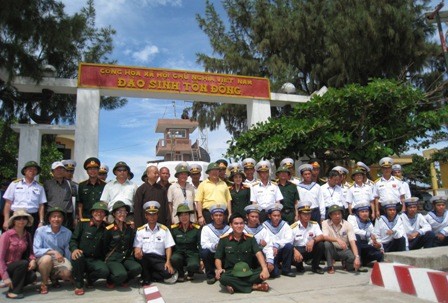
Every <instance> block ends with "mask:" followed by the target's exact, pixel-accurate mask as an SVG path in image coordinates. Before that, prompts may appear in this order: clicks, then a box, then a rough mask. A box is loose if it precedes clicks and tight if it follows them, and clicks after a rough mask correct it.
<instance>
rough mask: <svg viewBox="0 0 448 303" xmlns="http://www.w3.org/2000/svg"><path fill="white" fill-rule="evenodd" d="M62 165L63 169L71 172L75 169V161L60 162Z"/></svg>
mask: <svg viewBox="0 0 448 303" xmlns="http://www.w3.org/2000/svg"><path fill="white" fill-rule="evenodd" d="M62 164H64V166H65V169H66V170H69V171H73V170H75V168H76V161H75V160H62Z"/></svg>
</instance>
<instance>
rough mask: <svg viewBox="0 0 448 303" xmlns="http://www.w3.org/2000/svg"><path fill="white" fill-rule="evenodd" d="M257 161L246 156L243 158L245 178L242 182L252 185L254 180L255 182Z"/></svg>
mask: <svg viewBox="0 0 448 303" xmlns="http://www.w3.org/2000/svg"><path fill="white" fill-rule="evenodd" d="M256 164H257V162H256V161H255V160H254V159H252V158H246V159H244V160H243V169H244V174H245V175H246V180H244V183H245V184H246V185H248V186H252V184H254V183H255V182H257V181H258V180H257V178H255V165H256Z"/></svg>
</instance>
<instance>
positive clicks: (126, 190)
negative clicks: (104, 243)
mask: <svg viewBox="0 0 448 303" xmlns="http://www.w3.org/2000/svg"><path fill="white" fill-rule="evenodd" d="M112 172H113V173H114V175H115V176H116V179H115V180H112V181H110V182H109V183H107V184H106V185H105V186H104V189H103V193H102V194H101V198H100V200H101V201H104V202H107V205H108V206H107V207H108V208H109V212H110V211H111V210H112V207H113V205H114V204H115V202H117V201H121V202H124V204H126V205H128V206H129V207H130V209H131V211H130V212H129V214H128V217H129V218H128V220H129V221H131V222H133V221H134V195H135V193H136V191H137V185H135V184H134V183H132V182H131V181H130V180H129V173H130V172H131V169H130V168H129V166H128V165H127V164H126V162H123V161H119V162H117V163H116V164H115V166H114V168H113V169H112ZM109 219H111V218H109Z"/></svg>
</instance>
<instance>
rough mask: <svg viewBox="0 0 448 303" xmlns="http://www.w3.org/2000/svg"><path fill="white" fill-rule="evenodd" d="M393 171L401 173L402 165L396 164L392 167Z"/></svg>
mask: <svg viewBox="0 0 448 303" xmlns="http://www.w3.org/2000/svg"><path fill="white" fill-rule="evenodd" d="M392 170H393V171H401V165H400V164H394V165H392Z"/></svg>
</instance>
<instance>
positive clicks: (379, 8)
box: [192, 0, 440, 135]
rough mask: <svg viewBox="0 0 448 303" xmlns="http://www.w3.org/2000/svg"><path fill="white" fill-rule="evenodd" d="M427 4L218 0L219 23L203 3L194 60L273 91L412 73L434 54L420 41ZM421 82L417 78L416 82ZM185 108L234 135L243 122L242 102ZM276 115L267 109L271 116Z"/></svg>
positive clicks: (278, 112)
mask: <svg viewBox="0 0 448 303" xmlns="http://www.w3.org/2000/svg"><path fill="white" fill-rule="evenodd" d="M428 3H429V1H428V0H423V1H416V0H415V1H414V0H406V1H389V0H366V1H345V0H317V1H316V0H313V1H310V0H281V1H280V0H223V1H222V4H223V7H224V9H225V11H226V13H227V17H228V21H227V22H225V21H224V20H223V19H222V18H223V16H219V14H218V13H217V10H216V9H215V7H214V5H213V4H212V3H211V2H210V1H207V5H206V10H205V14H204V16H200V15H197V20H198V23H199V26H200V28H201V29H202V30H203V31H204V32H205V33H206V34H207V36H208V37H209V40H210V44H211V46H212V48H213V54H212V55H207V54H204V53H198V54H197V58H198V62H199V63H201V64H203V65H204V67H205V69H206V70H207V71H211V72H221V73H228V74H238V75H251V76H261V77H267V78H269V80H270V82H271V87H272V89H273V90H274V91H277V90H278V89H279V88H280V87H281V85H282V84H283V83H285V82H292V83H293V84H294V85H295V86H296V87H297V88H298V90H299V92H301V93H303V94H307V95H309V94H311V93H312V92H314V91H316V90H318V89H320V88H321V87H322V86H324V85H325V86H327V87H343V86H344V85H346V84H350V83H359V84H362V85H366V84H367V83H368V81H369V79H371V78H395V79H397V78H400V77H401V78H403V77H404V75H408V76H412V77H414V76H415V75H416V74H417V73H420V72H421V71H422V70H423V69H424V68H425V67H426V66H427V65H428V58H433V57H434V55H435V54H437V53H438V52H439V48H436V47H435V44H434V43H430V42H428V41H429V39H428V38H430V37H432V35H433V32H434V31H433V28H432V27H430V26H429V25H428V24H427V23H426V22H425V20H424V12H425V11H427V10H429V7H428V6H427V5H428ZM434 63H435V64H436V63H437V59H435V62H434ZM438 74H440V71H439V72H438ZM427 80H429V79H427V78H426V79H423V78H419V83H420V84H422V85H423V84H427V83H426V82H427ZM192 112H193V113H192V116H193V117H195V118H197V119H198V120H199V123H200V126H202V127H204V126H209V127H211V128H212V129H214V128H216V127H217V126H218V125H219V124H220V123H221V121H224V123H225V125H226V128H227V130H228V131H230V132H231V134H234V135H239V133H240V132H241V131H242V130H245V129H246V128H247V121H246V108H245V107H244V106H234V105H228V104H227V105H226V104H223V105H216V104H205V103H195V104H194V105H193V108H192ZM284 114H285V112H284V110H283V109H275V110H274V111H273V116H274V117H276V116H282V115H284Z"/></svg>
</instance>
